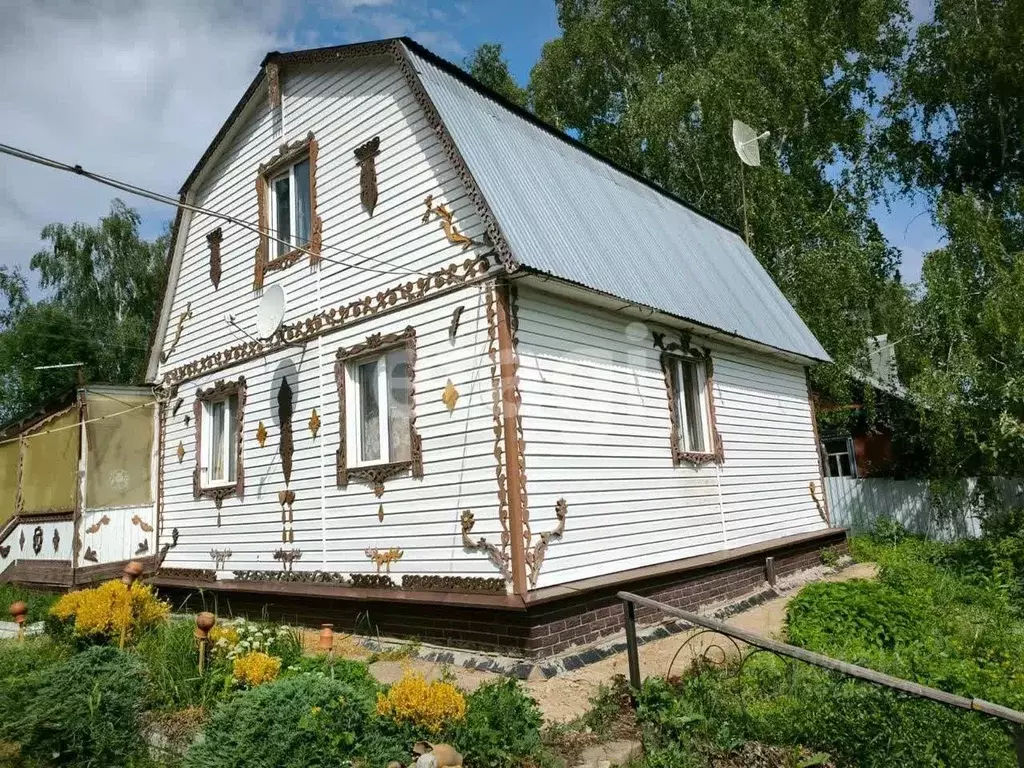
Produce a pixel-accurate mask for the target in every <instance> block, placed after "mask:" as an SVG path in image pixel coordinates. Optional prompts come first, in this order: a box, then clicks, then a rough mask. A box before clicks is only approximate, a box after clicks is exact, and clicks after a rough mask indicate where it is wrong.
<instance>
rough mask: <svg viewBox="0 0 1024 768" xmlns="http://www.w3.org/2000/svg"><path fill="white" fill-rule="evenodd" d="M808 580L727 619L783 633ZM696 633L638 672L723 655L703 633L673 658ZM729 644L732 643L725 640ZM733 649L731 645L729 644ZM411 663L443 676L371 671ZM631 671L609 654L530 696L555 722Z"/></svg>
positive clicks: (467, 684)
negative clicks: (410, 671) (790, 609)
mask: <svg viewBox="0 0 1024 768" xmlns="http://www.w3.org/2000/svg"><path fill="white" fill-rule="evenodd" d="M875 574H876V568H875V565H874V564H873V563H857V564H855V565H851V566H850V567H848V568H845V569H843V570H842V571H840V572H839V573H834V574H829V575H826V576H822V577H820V578H816V579H814V580H819V581H847V580H849V579H864V578H867V579H870V578H874V576H875ZM807 583H808V580H807V579H806V578H805V579H802V580H799V581H798V582H796V583H794V585H793V586H792V588H790V589H788V590H786V591H785V592H784V593H783V594H782V596H781V597H778V598H775V599H773V600H769V601H767V602H765V603H762V604H760V605H758V606H755V607H753V608H751V609H749V610H746V611H743V612H742V613H737V614H736V615H735V616H732V617H731V618H729V619H728V620H727V621H728V623H729V624H732V625H734V626H736V627H740V628H742V629H746V630H749V631H751V632H758V633H760V634H765V635H770V636H773V637H779V636H780V635H781V633H782V631H783V628H784V625H785V619H786V606H787V605H788V604H789V601H790V600H792V599H793V597H795V596H796V595H797V594H798V593H799V591H800V589H801V588H802V587H803V586H805V585H806V584H807ZM690 634H692V633H684V634H678V635H673V636H671V637H666V638H664V639H661V640H653V641H651V642H649V643H646V644H645V645H642V646H640V675H641V677H649V676H656V675H666V674H668V672H669V665H670V664H672V670H673V672H675V671H677V670H683V669H685V668H686V667H687V665H688V664H689V663H690V661H691V660H692V659H693V658H694V657H695V656H697V655H699V654H700V653H703V652H705V650H707V653H708V654H709V655H712V656H715V657H720V655H721V652H720V651H719V649H718V648H712V647H709V646H711V645H713V644H716V643H718V642H721V638H720V637H717V636H715V635H702V636H701V637H700V638H697V639H696V640H694V642H693V643H691V644H690V645H689V646H687V648H686V649H685V650H684V651H683V652H681V653H680V654H679V656H678V657H677V658H676V659H675V662H674V663H673V657H674V656H675V655H676V652H677V651H678V650H679V648H680V646H682V644H683V643H684V642H685V640H686V639H687V637H689V636H690ZM727 644H728V643H727ZM729 645H730V648H731V644H729ZM410 667H411V668H412V669H413V670H415V671H418V672H420V673H422V674H423V675H424V676H425V677H427V678H428V679H432V678H436V677H439V676H440V675H441V673H442V671H443V667H442V666H441V665H439V664H436V663H431V662H427V661H423V660H420V659H415V660H412V661H379V662H376V663H375V664H373V665H371V667H370V670H371V671H372V672H373V675H374V676H375V677H376V678H377V679H378V680H380V681H381V682H385V683H390V682H394V681H395V680H397V679H398V678H399V677H401V675H402V672H403V670H405V669H407V668H410ZM449 672H450V673H451V674H453V675H454V676H455V679H456V681H457V683H458V684H459V685H460V686H461V687H463V688H465V689H466V690H473V689H474V688H476V687H477V686H478V685H480V683H482V682H484V681H485V680H490V679H492V678H493V677H494V676H495V675H494V674H493V673H490V672H480V671H477V670H473V669H465V668H463V667H457V666H456V667H451V668H449ZM618 674H621V675H626V674H628V669H627V662H626V655H625V653H619V654H616V655H614V656H609V657H608V658H606V659H603V660H602V661H599V662H597V663H595V664H590V665H588V666H586V667H583V668H582V669H579V670H577V671H575V672H566V673H562V674H560V675H558V676H557V677H554V678H552V679H551V680H536V681H533V680H531V681H529V682H527V683H526V684H525V685H526V687H527V689H528V690H529V691H530V693H531V695H533V697H534V698H535V699H537V703H538V704H540V708H541V711H543V712H544V717H545V719H547V720H549V721H552V722H565V721H568V720H573V719H575V718H577V717H579V716H580V715H582V714H583V713H584V712H586V711H587V710H588V709H589V708H590V698H591V697H593V696H594V695H595V694H596V693H597V690H598V687H599V686H600V685H601V684H602V683H607V682H608V681H609V680H610V679H611V678H612V677H613V676H614V675H618Z"/></svg>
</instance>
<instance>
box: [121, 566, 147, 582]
mask: <svg viewBox="0 0 1024 768" xmlns="http://www.w3.org/2000/svg"><path fill="white" fill-rule="evenodd" d="M141 575H142V563H140V562H139V561H138V560H132V561H131V562H130V563H128V565H126V566H125V567H124V570H122V571H121V581H122V582H124V584H125V585H127V586H129V587H130V586H131V585H132V584H134V583H135V580H136V579H137V578H139V576H141Z"/></svg>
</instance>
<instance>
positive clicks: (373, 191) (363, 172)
mask: <svg viewBox="0 0 1024 768" xmlns="http://www.w3.org/2000/svg"><path fill="white" fill-rule="evenodd" d="M379 154H380V136H374V137H373V138H372V139H370V140H369V141H368V142H366V143H365V144H363V145H362V146H361V147H359V148H358V149H356V151H355V155H356V162H357V163H358V164H359V200H360V202H362V204H363V207H364V208H366V212H367V213H369V214H370V216H371V217H372V216H373V209H374V208H375V207H376V206H377V164H376V161H375V158H376V157H377V155H379Z"/></svg>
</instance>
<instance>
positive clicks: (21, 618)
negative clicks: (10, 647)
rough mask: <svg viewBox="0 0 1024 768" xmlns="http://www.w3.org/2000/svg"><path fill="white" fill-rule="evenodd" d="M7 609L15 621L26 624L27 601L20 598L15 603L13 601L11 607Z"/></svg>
mask: <svg viewBox="0 0 1024 768" xmlns="http://www.w3.org/2000/svg"><path fill="white" fill-rule="evenodd" d="M7 610H8V611H9V612H10V614H11V616H12V618H13V619H14V621H15V623H17V624H24V623H25V617H26V616H28V606H27V605H25V603H24V602H23V601H21V600H18V601H17V602H15V603H11V607H10V608H8V609H7Z"/></svg>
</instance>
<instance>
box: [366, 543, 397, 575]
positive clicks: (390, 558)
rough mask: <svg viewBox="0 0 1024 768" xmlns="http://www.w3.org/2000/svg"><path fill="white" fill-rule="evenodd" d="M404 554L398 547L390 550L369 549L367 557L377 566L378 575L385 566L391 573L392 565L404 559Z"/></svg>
mask: <svg viewBox="0 0 1024 768" xmlns="http://www.w3.org/2000/svg"><path fill="white" fill-rule="evenodd" d="M404 554H405V552H403V551H402V550H401V549H399V548H398V547H391V548H390V549H385V550H380V549H376V548H372V549H367V550H366V556H367V557H368V558H370V559H371V560H373V562H374V563H375V564H376V566H377V573H380V569H381V567H382V566H383V567H384V568H385V570H387V572H388V573H391V564H392V563H396V562H398V561H399V560H401V559H402V555H404Z"/></svg>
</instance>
